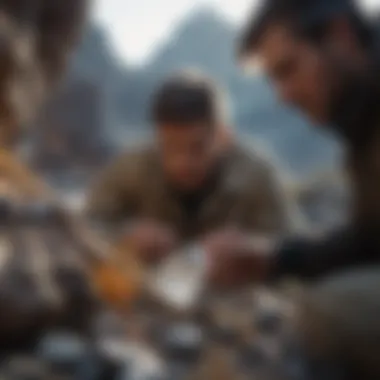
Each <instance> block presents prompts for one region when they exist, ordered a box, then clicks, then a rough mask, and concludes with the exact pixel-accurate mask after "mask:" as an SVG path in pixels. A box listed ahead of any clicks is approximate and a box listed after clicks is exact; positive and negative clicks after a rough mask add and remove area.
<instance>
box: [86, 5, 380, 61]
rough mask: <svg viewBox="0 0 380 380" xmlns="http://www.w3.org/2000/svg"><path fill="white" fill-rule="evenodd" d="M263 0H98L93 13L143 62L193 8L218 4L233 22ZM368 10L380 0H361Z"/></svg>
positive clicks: (117, 43)
mask: <svg viewBox="0 0 380 380" xmlns="http://www.w3.org/2000/svg"><path fill="white" fill-rule="evenodd" d="M259 3H260V0H95V5H94V9H93V16H94V19H95V20H96V21H98V22H99V23H100V24H101V25H102V26H104V27H105V28H106V29H107V31H108V32H109V35H110V39H111V43H112V45H113V47H114V48H115V51H116V53H117V55H119V57H120V58H121V59H122V60H124V61H126V62H129V63H130V64H136V65H138V64H141V63H143V62H144V60H146V59H147V58H148V57H149V55H150V54H151V53H152V52H153V51H154V48H155V47H156V46H157V45H158V44H159V43H160V42H162V41H164V40H165V39H166V38H168V36H169V35H170V32H171V31H172V30H173V29H174V28H175V26H176V25H177V24H178V22H180V20H181V19H183V18H184V17H185V16H186V14H187V13H189V12H190V11H191V10H192V8H194V7H200V6H202V5H207V6H215V8H216V9H218V10H220V11H221V12H223V13H224V14H225V15H226V16H227V17H228V18H229V19H230V20H231V21H232V22H234V23H239V22H241V21H243V20H244V19H245V17H246V15H247V13H248V12H250V11H251V10H252V9H255V7H257V6H258V5H259ZM360 3H362V4H363V6H364V7H365V9H366V10H373V9H376V8H377V9H379V10H380V0H360Z"/></svg>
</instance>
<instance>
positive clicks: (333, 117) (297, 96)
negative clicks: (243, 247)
mask: <svg viewBox="0 0 380 380" xmlns="http://www.w3.org/2000/svg"><path fill="white" fill-rule="evenodd" d="M375 47H376V41H375V33H374V32H373V31H372V30H371V25H370V23H369V21H368V20H367V19H366V18H365V17H364V16H363V14H362V13H361V12H360V10H359V8H358V6H357V5H356V3H355V1H353V0H352V1H350V0H303V1H297V0H283V1H281V0H266V1H264V3H263V6H262V8H261V10H260V11H259V12H258V13H256V14H255V15H254V17H253V19H251V20H250V21H249V23H248V26H247V28H246V31H245V33H244V36H243V38H242V44H241V54H242V57H243V58H244V59H245V60H247V61H249V60H250V59H252V58H257V57H258V58H259V59H260V61H261V62H262V64H263V68H264V70H265V72H266V73H267V74H268V76H269V77H270V78H271V80H272V81H273V84H274V86H275V88H276V89H277V92H278V94H279V96H280V97H281V99H282V100H283V101H284V102H286V103H287V104H289V105H291V106H294V107H296V108H298V109H301V110H302V111H304V112H305V113H306V114H307V115H308V116H309V117H310V118H311V119H312V120H313V121H314V122H316V123H317V124H321V125H330V126H331V127H330V128H331V129H332V130H333V131H334V132H335V133H336V134H337V135H338V136H339V137H340V138H341V139H342V142H343V143H344V144H345V146H346V147H347V169H348V172H349V175H350V177H351V185H352V192H353V204H352V217H351V220H350V221H349V223H348V224H347V227H346V228H344V229H342V230H340V231H337V232H336V233H334V234H332V235H331V236H329V237H327V238H326V239H324V240H319V241H309V240H304V241H302V240H294V241H289V242H283V244H280V246H279V248H278V249H277V250H276V252H274V250H272V251H271V252H266V254H264V252H263V251H262V250H261V249H255V248H254V247H252V253H251V268H252V273H251V279H252V277H254V278H255V279H265V278H268V277H272V276H278V275H291V276H297V277H300V278H302V279H313V278H317V277H320V276H323V275H326V274H328V273H334V272H336V271H340V270H342V269H347V268H349V267H352V266H354V267H356V266H362V265H366V264H373V263H378V261H379V258H380V195H379V194H380V182H379V178H380V156H379V146H380V145H379V141H380V140H379V138H380V114H379V109H378V103H379V100H380V88H379V86H380V82H379V69H378V62H377V61H378V59H377V52H376V48H375ZM238 256H239V255H237V254H236V253H235V254H234V256H233V257H231V256H230V257H229V258H228V257H226V256H224V260H225V261H228V262H229V266H230V268H231V270H233V267H234V264H233V263H234V261H235V262H236V261H237V257H238ZM220 260H223V258H222V257H218V262H219V261H220ZM244 260H245V261H247V260H248V259H247V253H246V252H245V253H244ZM264 268H265V270H264ZM242 275H243V274H242V273H241V276H240V278H241V277H242ZM220 280H222V279H220ZM247 280H248V278H247Z"/></svg>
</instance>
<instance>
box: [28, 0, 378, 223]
mask: <svg viewBox="0 0 380 380" xmlns="http://www.w3.org/2000/svg"><path fill="white" fill-rule="evenodd" d="M258 3H259V1H246V0H203V1H200V0H199V1H194V0H140V1H138V2H133V3H132V2H130V1H125V0H97V1H96V2H95V4H94V7H93V11H92V17H91V22H90V23H89V25H88V28H87V30H86V33H85V34H84V37H83V40H82V42H81V44H80V46H79V48H78V50H77V51H76V54H75V55H74V57H73V60H72V62H71V66H70V70H69V71H68V74H67V76H66V79H65V81H64V82H63V84H62V85H61V87H60V89H59V91H58V92H57V93H56V95H55V96H54V98H53V99H51V100H50V102H49V103H48V104H47V106H46V107H45V109H44V110H43V111H42V112H41V114H40V117H39V118H38V120H37V121H36V122H37V123H38V124H39V129H38V135H34V136H33V141H30V146H29V145H28V148H29V149H28V150H27V151H28V155H29V161H30V162H31V163H32V164H33V166H34V167H35V168H36V169H37V170H38V171H39V172H40V173H42V174H43V175H44V176H45V177H46V178H47V179H48V180H49V181H50V182H51V183H52V184H53V185H54V186H55V187H56V188H57V189H58V190H60V191H61V192H62V194H63V195H65V196H66V197H69V198H70V199H71V200H72V201H75V202H80V198H81V194H83V189H84V188H85V186H86V185H87V184H88V181H90V180H91V178H92V177H93V175H94V173H96V172H97V171H98V170H99V169H100V168H101V167H102V166H103V165H104V164H106V163H107V162H108V161H109V160H110V159H111V158H112V157H113V156H115V155H116V154H118V153H119V152H120V150H125V149H127V148H128V147H130V146H134V145H136V144H137V143H138V142H139V141H143V140H144V139H147V138H149V134H150V133H151V126H150V123H149V119H148V114H149V112H148V111H149V98H150V94H151V92H152V89H154V88H155V86H156V85H157V83H158V82H159V81H160V80H161V79H162V78H163V77H164V76H165V75H167V74H168V73H170V72H172V71H173V70H176V69H180V68H184V67H189V66H190V67H197V68H200V69H202V70H204V71H205V72H206V73H209V74H211V75H212V76H213V77H214V78H215V79H217V80H218V81H220V82H221V83H222V84H223V86H224V87H225V88H226V89H227V90H228V92H229V97H230V100H231V105H232V111H233V117H234V124H235V126H234V127H235V128H236V131H237V134H238V135H239V136H240V138H242V137H244V140H245V141H252V143H255V144H264V145H265V146H266V147H267V149H269V150H270V151H271V152H273V153H274V155H275V156H276V157H277V159H278V161H279V162H281V164H282V166H283V168H284V171H286V172H287V173H290V174H291V178H292V181H295V183H296V184H297V186H296V189H297V190H296V191H297V192H298V193H299V194H298V193H297V194H298V195H299V196H300V202H301V204H304V205H305V211H306V212H307V213H308V214H309V216H310V217H311V218H314V219H318V221H321V222H323V224H324V226H326V225H327V224H328V223H329V221H328V220H326V218H327V217H328V218H329V219H332V221H331V222H332V223H333V222H334V223H335V222H336V219H337V218H340V217H341V215H342V212H343V209H344V204H345V202H343V201H342V199H343V193H344V185H343V182H342V181H341V179H340V176H338V175H337V174H338V173H339V157H340V153H341V152H340V150H339V146H338V144H337V143H336V142H335V141H334V140H333V138H332V136H329V135H326V134H325V132H323V131H315V130H314V129H312V128H309V126H308V125H307V122H306V121H305V120H304V119H303V118H302V117H301V116H299V115H297V114H296V113H295V112H293V111H292V110H289V109H286V108H284V107H283V106H281V105H279V104H278V103H277V101H276V99H275V97H274V95H273V93H272V91H271V88H270V85H269V84H268V82H267V80H266V78H265V77H264V76H263V75H262V74H261V73H260V72H259V71H257V73H254V75H252V76H250V77H249V78H247V76H244V75H243V73H242V72H241V70H240V69H239V67H238V65H237V62H236V58H235V39H236V37H237V35H238V31H239V25H241V24H242V22H243V21H244V19H245V17H246V15H247V14H248V12H249V11H250V10H251V8H252V6H253V8H254V7H256V6H257V5H258ZM378 3H379V1H378V0H363V1H362V6H363V7H364V9H365V10H366V11H368V12H371V14H376V9H379V5H380V4H378ZM375 22H377V20H376V17H375ZM378 24H379V27H378V29H379V33H380V22H378ZM315 193H318V194H317V195H318V199H319V203H318V207H316V206H315V205H314V204H312V202H310V199H314V198H315ZM322 199H323V202H322V203H321V200H322ZM337 199H339V200H340V202H337ZM332 204H334V209H332ZM324 209H329V211H330V212H329V213H327V214H328V215H327V216H326V215H325V214H326V213H324V211H323V210H324ZM334 210H335V211H334ZM319 219H323V220H319Z"/></svg>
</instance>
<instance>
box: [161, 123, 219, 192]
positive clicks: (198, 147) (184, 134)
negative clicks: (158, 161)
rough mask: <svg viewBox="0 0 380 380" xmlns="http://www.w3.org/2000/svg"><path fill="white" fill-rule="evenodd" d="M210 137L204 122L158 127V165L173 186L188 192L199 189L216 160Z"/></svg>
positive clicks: (210, 133) (212, 130)
mask: <svg viewBox="0 0 380 380" xmlns="http://www.w3.org/2000/svg"><path fill="white" fill-rule="evenodd" d="M214 134H215V131H214V129H213V128H212V127H210V126H208V125H205V124H204V123H195V124H189V125H171V124H167V125H160V126H159V127H158V139H159V144H160V148H161V154H162V164H163V167H164V171H165V173H166V175H167V177H168V179H169V181H170V182H171V183H172V184H173V185H174V186H175V187H177V188H178V189H180V190H182V191H189V192H191V191H196V190H198V189H199V188H201V187H202V185H203V184H204V182H205V180H206V179H207V177H208V175H209V173H210V171H211V170H212V168H213V166H214V164H215V161H216V152H215V144H214V143H215V141H214V140H215V136H214Z"/></svg>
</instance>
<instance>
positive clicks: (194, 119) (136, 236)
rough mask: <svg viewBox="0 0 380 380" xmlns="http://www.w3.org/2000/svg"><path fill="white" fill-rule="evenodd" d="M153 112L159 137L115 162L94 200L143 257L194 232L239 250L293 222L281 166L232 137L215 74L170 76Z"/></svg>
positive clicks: (95, 208)
mask: <svg viewBox="0 0 380 380" xmlns="http://www.w3.org/2000/svg"><path fill="white" fill-rule="evenodd" d="M152 119H153V122H154V124H155V132H156V143H154V144H152V145H149V146H146V147H144V148H140V149H136V150H135V151H133V152H128V153H126V154H124V155H123V156H122V157H120V158H119V159H117V160H116V162H114V163H112V164H111V166H110V167H109V168H108V169H106V170H105V171H104V172H103V173H102V174H101V175H100V179H99V180H98V181H97V183H96V185H95V187H94V189H93V191H92V194H91V195H90V198H89V205H88V207H89V212H90V214H91V216H92V217H93V218H94V219H97V220H100V221H101V222H102V223H103V224H108V225H110V223H113V227H114V230H115V229H116V230H118V231H119V232H120V230H122V231H123V232H122V233H123V234H124V236H125V238H126V239H127V240H128V242H129V243H130V244H131V245H133V246H134V247H135V248H136V249H137V250H138V251H139V252H140V254H141V257H142V258H143V259H145V260H146V261H147V262H151V261H155V260H156V259H158V258H161V257H162V256H163V255H164V254H166V253H168V252H169V251H170V250H171V249H172V248H174V246H176V245H177V244H183V243H185V242H187V241H191V240H193V239H197V240H201V239H204V241H205V244H207V245H226V244H228V245H229V246H230V248H231V250H235V249H237V248H238V247H239V249H240V248H244V246H245V244H246V241H245V240H246V239H247V238H248V236H249V235H248V234H246V233H247V232H249V231H250V232H252V231H255V230H260V231H262V232H263V233H268V234H275V235H279V234H280V235H283V234H285V233H286V232H287V231H288V230H291V229H292V220H291V218H292V217H291V213H290V211H289V210H290V207H289V204H287V202H286V200H285V194H284V191H283V188H282V187H281V185H280V183H279V181H278V178H277V173H276V171H275V169H274V168H273V167H272V166H273V165H271V163H270V162H268V161H266V160H265V159H263V158H262V157H260V155H259V154H258V153H257V152H249V151H247V150H245V149H243V148H242V147H241V146H239V145H238V143H237V142H236V141H234V140H233V139H232V137H231V136H230V134H229V133H228V131H229V129H228V127H229V125H228V124H227V123H228V120H226V118H225V109H224V107H223V99H222V95H221V93H220V92H219V91H218V89H217V87H216V85H215V84H214V83H213V82H212V81H211V80H210V79H208V78H206V77H204V76H203V75H201V74H199V73H197V72H187V71H186V72H181V73H179V74H175V75H173V76H172V77H170V78H168V79H167V80H166V81H164V83H163V84H162V85H161V86H160V88H159V89H158V90H157V91H156V93H155V94H154V97H153V100H152ZM127 222H128V224H126V223H127ZM125 226H126V227H125Z"/></svg>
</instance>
